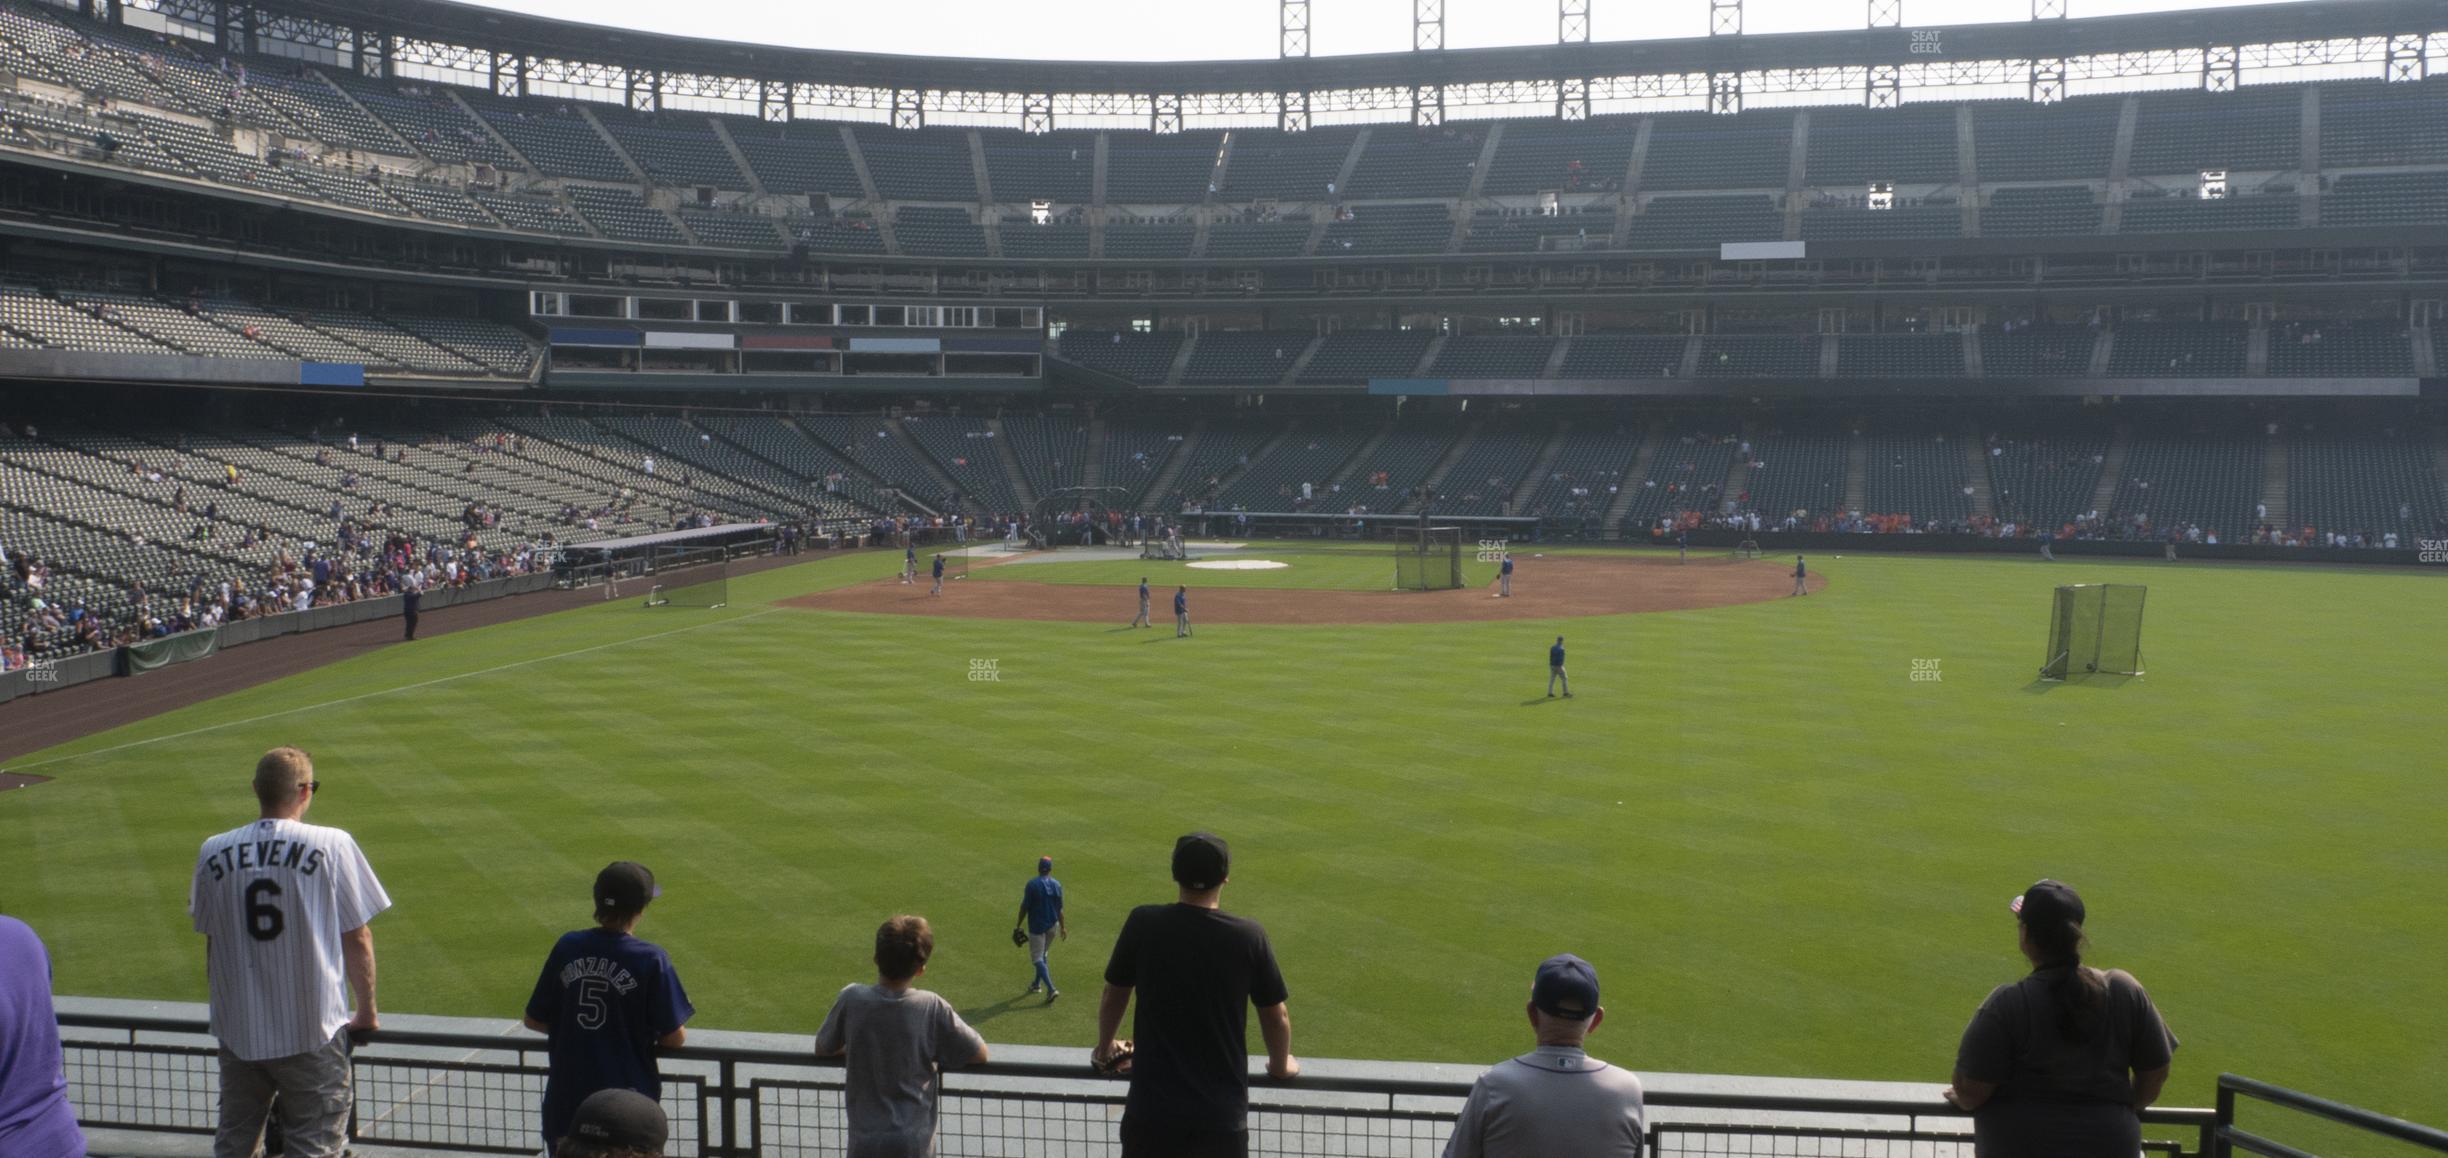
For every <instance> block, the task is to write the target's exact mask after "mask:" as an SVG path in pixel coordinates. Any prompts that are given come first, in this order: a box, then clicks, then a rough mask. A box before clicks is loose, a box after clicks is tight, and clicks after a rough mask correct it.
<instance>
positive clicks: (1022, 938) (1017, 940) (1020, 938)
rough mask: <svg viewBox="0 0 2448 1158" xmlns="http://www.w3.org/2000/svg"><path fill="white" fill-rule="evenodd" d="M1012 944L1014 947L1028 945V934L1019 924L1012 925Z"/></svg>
mask: <svg viewBox="0 0 2448 1158" xmlns="http://www.w3.org/2000/svg"><path fill="white" fill-rule="evenodd" d="M1012 945H1013V947H1014V948H1024V947H1026V946H1027V945H1028V934H1026V933H1023V932H1021V931H1020V927H1019V926H1018V925H1014V926H1012Z"/></svg>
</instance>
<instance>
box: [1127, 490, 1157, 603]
mask: <svg viewBox="0 0 2448 1158" xmlns="http://www.w3.org/2000/svg"><path fill="white" fill-rule="evenodd" d="M1131 517H1132V518H1134V519H1136V518H1138V517H1139V516H1137V515H1132V516H1131ZM1130 625H1131V626H1132V627H1154V626H1156V625H1155V624H1154V623H1152V622H1150V621H1149V620H1148V589H1147V576H1145V575H1142V576H1140V577H1139V618H1137V619H1134V620H1131V621H1130Z"/></svg>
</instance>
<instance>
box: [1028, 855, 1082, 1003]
mask: <svg viewBox="0 0 2448 1158" xmlns="http://www.w3.org/2000/svg"><path fill="white" fill-rule="evenodd" d="M1016 925H1025V926H1026V927H1027V929H1028V951H1029V963H1030V964H1032V965H1035V966H1036V967H1037V975H1036V976H1035V977H1033V978H1031V979H1030V980H1029V987H1028V991H1029V992H1031V993H1035V992H1037V990H1038V988H1039V987H1041V986H1042V987H1043V988H1044V989H1045V994H1046V1004H1048V1005H1052V1004H1053V1003H1054V999H1055V998H1057V997H1060V996H1062V990H1060V989H1056V988H1054V973H1053V971H1052V970H1050V969H1048V968H1046V951H1047V950H1049V949H1052V948H1053V947H1054V938H1055V937H1056V936H1057V935H1060V936H1061V937H1062V939H1063V940H1066V941H1068V940H1070V939H1071V925H1070V922H1068V921H1065V920H1064V919H1063V887H1062V882H1061V881H1058V880H1055V879H1054V858H1053V857H1050V856H1041V857H1038V858H1037V875H1036V876H1035V877H1032V878H1030V879H1029V883H1028V884H1027V885H1026V886H1024V887H1022V888H1021V890H1020V916H1019V918H1018V920H1017V922H1016Z"/></svg>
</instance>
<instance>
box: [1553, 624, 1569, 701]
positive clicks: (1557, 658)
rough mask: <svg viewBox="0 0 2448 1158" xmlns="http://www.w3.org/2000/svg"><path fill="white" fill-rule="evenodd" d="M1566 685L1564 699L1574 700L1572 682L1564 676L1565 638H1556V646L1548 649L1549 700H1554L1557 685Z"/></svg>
mask: <svg viewBox="0 0 2448 1158" xmlns="http://www.w3.org/2000/svg"><path fill="white" fill-rule="evenodd" d="M1559 683H1561V684H1563V685H1564V698H1565V699H1568V700H1569V699H1571V698H1572V680H1571V679H1569V678H1566V676H1565V675H1564V637H1563V636H1561V635H1559V636H1557V637H1556V641H1555V646H1554V647H1551V648H1548V649H1547V698H1548V699H1551V700H1552V699H1554V698H1555V694H1556V685H1557V684H1559Z"/></svg>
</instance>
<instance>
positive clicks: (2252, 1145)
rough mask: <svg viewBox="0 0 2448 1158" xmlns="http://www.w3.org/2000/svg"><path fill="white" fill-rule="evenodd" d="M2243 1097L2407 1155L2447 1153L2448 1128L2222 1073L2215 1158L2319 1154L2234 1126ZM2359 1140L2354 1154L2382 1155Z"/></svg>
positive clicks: (2213, 1146) (2290, 1157) (2293, 1157)
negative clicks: (2401, 1148) (2397, 1147)
mask: <svg viewBox="0 0 2448 1158" xmlns="http://www.w3.org/2000/svg"><path fill="white" fill-rule="evenodd" d="M2243 1099H2250V1101H2252V1102H2258V1103H2263V1104H2265V1105H2267V1106H2271V1107H2277V1108H2283V1109H2288V1110H2293V1111H2296V1112H2297V1113H2301V1114H2309V1115H2311V1116H2312V1117H2314V1118H2319V1119H2322V1120H2324V1121H2327V1122H2330V1123H2334V1124H2335V1125H2338V1126H2344V1127H2346V1128H2347V1129H2348V1130H2351V1131H2353V1132H2354V1133H2355V1134H2357V1135H2377V1136H2378V1137H2379V1138H2386V1139H2389V1140H2391V1141H2395V1142H2402V1143H2404V1144H2405V1147H2406V1148H2407V1150H2408V1151H2415V1150H2424V1151H2429V1152H2431V1153H2434V1154H2448V1130H2434V1129H2432V1128H2431V1127H2429V1126H2424V1125H2418V1124H2416V1123H2413V1122H2408V1121H2406V1120H2405V1119H2403V1118H2392V1117H2389V1116H2388V1115H2386V1114H2375V1113H2373V1112H2371V1111H2370V1110H2366V1109H2363V1108H2362V1107H2360V1106H2349V1105H2347V1104H2345V1103H2344V1102H2332V1101H2330V1100H2329V1099H2327V1098H2321V1097H2314V1096H2313V1095H2311V1094H2307V1093H2303V1092H2301V1091H2299V1090H2290V1089H2287V1088H2286V1087H2284V1086H2273V1085H2271V1084H2269V1083H2268V1082H2257V1081H2254V1080H2253V1079H2251V1078H2246V1077H2238V1076H2236V1075H2235V1074H2220V1075H2219V1080H2218V1107H2217V1109H2216V1110H2214V1111H2213V1112H2214V1113H2215V1114H2216V1115H2217V1118H2218V1124H2217V1127H2216V1128H2215V1129H2214V1130H2213V1131H2212V1133H2211V1136H2210V1146H2211V1148H2210V1153H2211V1155H2213V1158H2233V1155H2234V1154H2235V1152H2236V1151H2238V1150H2241V1151H2244V1152H2245V1153H2247V1154H2261V1155H2267V1156H2268V1158H2312V1155H2313V1154H2314V1153H2315V1152H2314V1151H2311V1150H2305V1149H2300V1148H2298V1147H2295V1146H2290V1145H2288V1144H2286V1143H2284V1142H2279V1141H2276V1140H2274V1139H2271V1138H2269V1137H2268V1136H2266V1135H2264V1134H2261V1133H2258V1132H2255V1131H2249V1130H2246V1129H2244V1128H2242V1127H2240V1126H2238V1125H2236V1111H2237V1110H2238V1109H2240V1108H2242V1106H2241V1105H2240V1104H2239V1103H2240V1100H2243ZM2357 1140H2358V1141H2360V1142H2363V1143H2365V1144H2364V1145H2362V1146H2359V1147H2357V1149H2356V1153H2376V1152H2379V1151H2375V1150H2373V1149H2372V1148H2371V1147H2370V1145H2369V1143H2370V1142H2371V1141H2373V1139H2371V1138H2358V1139H2357ZM2388 1152H2392V1153H2393V1152H2396V1151H2394V1150H2390V1151H2388Z"/></svg>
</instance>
